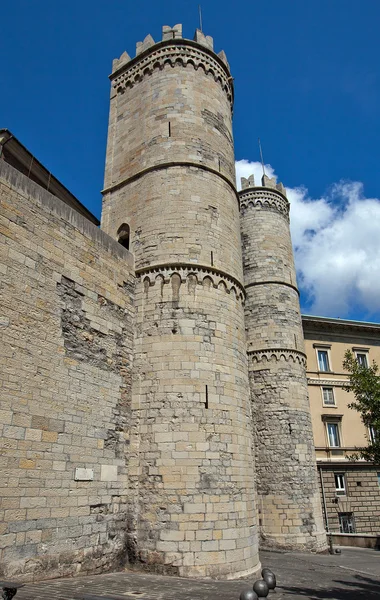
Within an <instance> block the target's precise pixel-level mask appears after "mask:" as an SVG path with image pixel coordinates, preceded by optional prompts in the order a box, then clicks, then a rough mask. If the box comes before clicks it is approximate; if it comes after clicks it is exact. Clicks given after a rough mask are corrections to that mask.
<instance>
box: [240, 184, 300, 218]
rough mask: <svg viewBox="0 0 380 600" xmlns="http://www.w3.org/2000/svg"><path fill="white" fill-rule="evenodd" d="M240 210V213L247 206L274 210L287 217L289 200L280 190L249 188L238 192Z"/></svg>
mask: <svg viewBox="0 0 380 600" xmlns="http://www.w3.org/2000/svg"><path fill="white" fill-rule="evenodd" d="M239 198H240V211H241V212H242V214H244V212H245V211H246V210H247V209H249V208H263V209H264V210H265V209H269V210H275V211H276V212H279V213H280V214H282V215H284V217H286V218H287V219H289V207H290V205H289V201H288V200H287V198H285V196H284V195H283V194H281V192H279V191H278V190H274V189H270V188H263V187H257V188H249V189H248V190H243V191H242V192H239Z"/></svg>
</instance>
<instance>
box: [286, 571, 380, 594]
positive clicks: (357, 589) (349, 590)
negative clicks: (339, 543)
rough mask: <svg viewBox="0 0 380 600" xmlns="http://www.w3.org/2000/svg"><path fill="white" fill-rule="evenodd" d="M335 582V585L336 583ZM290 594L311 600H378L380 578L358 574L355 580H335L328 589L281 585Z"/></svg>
mask: <svg viewBox="0 0 380 600" xmlns="http://www.w3.org/2000/svg"><path fill="white" fill-rule="evenodd" d="M334 584H335V585H334ZM281 590H282V591H284V592H286V593H288V594H289V595H293V594H294V595H295V596H296V597H298V596H304V597H305V598H308V599H309V600H336V599H337V598H339V600H375V598H376V599H377V600H378V599H379V598H380V579H372V577H364V576H363V575H356V576H355V580H354V581H339V580H336V581H333V582H332V586H331V587H330V588H328V589H326V588H323V589H320V590H316V589H312V588H306V587H296V586H294V587H291V586H281Z"/></svg>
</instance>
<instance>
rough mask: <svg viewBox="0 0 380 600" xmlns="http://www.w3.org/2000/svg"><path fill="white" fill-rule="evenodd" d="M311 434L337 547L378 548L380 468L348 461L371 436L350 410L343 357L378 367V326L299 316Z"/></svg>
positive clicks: (328, 523)
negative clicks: (341, 545)
mask: <svg viewBox="0 0 380 600" xmlns="http://www.w3.org/2000/svg"><path fill="white" fill-rule="evenodd" d="M302 323H303V329H304V337H305V351H306V355H307V378H308V389H309V397H310V409H311V417H312V424H313V435H314V443H315V450H316V458H317V467H318V471H319V486H320V492H321V500H322V507H323V513H324V520H325V526H326V529H327V530H328V531H330V532H331V533H333V534H334V541H335V542H336V543H343V544H350V545H351V544H352V545H364V546H372V547H373V546H376V545H377V544H378V536H380V465H377V466H374V465H370V464H368V463H366V462H365V461H363V460H352V458H350V457H352V455H353V454H354V453H355V449H356V448H357V447H360V446H365V445H366V444H367V443H368V440H369V439H370V438H371V436H373V435H374V432H373V431H371V430H367V428H366V427H365V426H364V425H363V423H362V421H361V418H360V414H359V413H358V412H356V411H355V410H353V409H351V408H349V407H348V405H349V404H350V402H352V400H353V395H352V393H351V392H349V391H348V390H347V383H348V375H347V373H346V372H345V371H344V370H343V360H344V354H345V352H346V351H347V350H351V351H352V352H353V353H354V355H355V356H356V358H357V360H358V361H359V362H360V363H361V364H363V365H369V364H370V363H371V362H372V361H373V360H375V361H376V362H377V363H378V364H380V324H378V323H365V322H358V321H348V320H343V319H332V318H326V317H312V316H303V317H302Z"/></svg>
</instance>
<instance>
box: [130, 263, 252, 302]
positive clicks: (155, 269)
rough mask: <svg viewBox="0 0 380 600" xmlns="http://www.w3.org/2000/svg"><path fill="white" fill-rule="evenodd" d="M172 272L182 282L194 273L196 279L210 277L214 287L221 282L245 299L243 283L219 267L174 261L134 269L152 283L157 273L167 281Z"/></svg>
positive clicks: (228, 289) (227, 288)
mask: <svg viewBox="0 0 380 600" xmlns="http://www.w3.org/2000/svg"><path fill="white" fill-rule="evenodd" d="M174 273H177V274H178V275H179V276H180V278H181V281H182V282H185V281H186V279H187V278H188V277H189V275H195V276H196V277H197V280H198V281H202V282H203V280H204V279H205V278H206V277H208V278H209V279H211V282H212V285H213V287H214V288H217V287H219V285H220V283H221V282H222V283H223V284H224V286H225V288H226V291H227V292H228V293H231V292H232V291H233V290H234V291H235V294H236V297H238V298H240V299H241V300H242V301H244V300H245V290H244V286H243V284H242V283H241V282H240V281H239V280H238V279H236V277H233V276H232V275H229V274H228V273H226V272H225V271H222V270H221V269H216V268H215V267H209V266H207V265H200V264H193V263H179V262H175V263H163V264H157V265H150V266H148V267H142V268H140V269H136V275H137V276H138V277H140V278H144V276H146V277H148V278H149V280H150V281H151V282H152V283H153V282H154V280H155V278H156V277H157V275H160V276H162V277H163V278H164V281H166V282H168V281H169V280H170V278H171V277H172V275H173V274H174Z"/></svg>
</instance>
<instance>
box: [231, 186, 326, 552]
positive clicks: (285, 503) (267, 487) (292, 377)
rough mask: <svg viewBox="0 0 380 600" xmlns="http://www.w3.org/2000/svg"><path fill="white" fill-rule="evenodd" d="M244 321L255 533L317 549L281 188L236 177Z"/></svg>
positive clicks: (318, 530) (299, 335)
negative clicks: (252, 437)
mask: <svg viewBox="0 0 380 600" xmlns="http://www.w3.org/2000/svg"><path fill="white" fill-rule="evenodd" d="M239 196H240V211H241V231H242V246H243V266H244V284H245V291H246V302H245V324H246V331H247V354H248V370H249V380H250V386H251V398H252V407H253V428H254V432H255V454H256V486H257V498H258V515H259V519H258V520H259V527H260V532H261V537H262V540H263V542H264V543H265V545H267V546H283V547H288V548H292V547H293V548H304V549H310V550H314V551H315V550H317V551H318V550H323V549H324V548H325V546H326V535H325V533H324V531H323V520H322V512H321V507H320V497H319V490H318V484H317V480H316V471H315V454H314V445H313V436H312V426H311V417H310V409H309V400H308V393H307V381H306V374H305V368H306V356H305V353H304V342H303V332H302V323H301V314H300V306H299V293H298V289H297V282H296V273H295V268H294V258H293V251H292V243H291V239H290V230H289V202H288V200H287V198H286V194H285V188H284V186H283V185H282V184H281V183H280V184H277V185H276V182H275V180H274V179H270V178H268V177H266V176H265V175H264V176H263V178H262V187H255V181H254V178H253V176H251V177H249V179H245V178H243V179H242V191H241V192H240V193H239Z"/></svg>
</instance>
